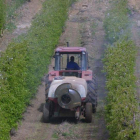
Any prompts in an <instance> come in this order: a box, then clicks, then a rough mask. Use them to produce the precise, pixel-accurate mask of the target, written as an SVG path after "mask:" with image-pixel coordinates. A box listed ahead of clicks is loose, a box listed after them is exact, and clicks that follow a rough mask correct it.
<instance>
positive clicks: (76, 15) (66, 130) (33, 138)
mask: <svg viewBox="0 0 140 140" xmlns="http://www.w3.org/2000/svg"><path fill="white" fill-rule="evenodd" d="M107 8H108V0H78V1H77V2H76V3H75V4H73V5H72V7H71V8H70V11H69V17H68V20H67V22H66V26H65V31H64V33H63V34H62V36H61V38H60V42H59V45H61V46H66V42H67V41H68V42H69V43H70V46H83V47H86V48H87V51H88V53H89V62H90V67H91V69H92V70H93V72H94V74H95V75H96V77H97V81H98V108H97V112H96V113H95V114H93V120H94V121H93V122H92V123H90V124H88V123H86V122H85V121H84V119H83V118H81V119H80V122H79V123H78V124H75V123H74V120H72V119H53V120H52V121H51V123H49V124H44V123H42V122H41V117H42V107H43V104H44V103H45V87H44V80H43V82H42V85H41V86H40V87H39V88H38V93H37V95H36V98H35V99H33V100H32V101H31V106H29V107H28V108H27V111H26V112H25V113H24V115H23V118H24V119H23V120H22V122H21V125H19V128H18V130H17V132H16V135H15V136H12V137H11V140H87V139H88V140H107V139H108V133H107V129H106V125H105V120H104V117H105V116H104V104H105V97H106V93H105V92H106V91H105V75H104V74H103V73H102V70H103V64H102V57H103V54H104V50H105V43H106V42H105V38H104V36H105V34H104V30H103V18H104V13H105V11H106V9H107ZM59 45H58V46H59Z"/></svg>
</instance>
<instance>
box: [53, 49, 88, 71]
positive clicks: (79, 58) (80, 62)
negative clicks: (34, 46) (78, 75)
mask: <svg viewBox="0 0 140 140" xmlns="http://www.w3.org/2000/svg"><path fill="white" fill-rule="evenodd" d="M72 57H74V63H73V62H71V61H72V60H71V59H72ZM73 65H74V67H73ZM86 68H87V60H86V53H85V52H79V53H68V52H67V53H59V52H56V53H55V70H56V71H60V70H86Z"/></svg>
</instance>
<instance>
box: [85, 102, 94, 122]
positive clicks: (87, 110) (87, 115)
mask: <svg viewBox="0 0 140 140" xmlns="http://www.w3.org/2000/svg"><path fill="white" fill-rule="evenodd" d="M85 119H86V122H87V123H91V122H92V104H91V103H86V106H85Z"/></svg>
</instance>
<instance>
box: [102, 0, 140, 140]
mask: <svg viewBox="0 0 140 140" xmlns="http://www.w3.org/2000/svg"><path fill="white" fill-rule="evenodd" d="M128 12H129V10H128V9H127V0H114V1H113V2H112V4H111V8H110V10H109V11H107V14H106V18H105V21H104V28H105V31H106V37H107V40H109V41H110V42H111V45H109V46H108V48H107V50H106V53H105V58H104V60H103V61H104V64H105V67H104V70H105V72H106V73H107V75H106V77H107V82H106V87H107V90H108V96H107V105H106V121H107V128H108V130H109V134H110V140H139V139H140V136H139V122H138V113H139V112H138V101H137V96H136V95H137V94H136V77H135V75H134V71H135V70H134V67H135V59H136V46H135V44H134V42H133V41H132V40H131V39H130V34H131V32H130V30H129V29H128V25H129V19H128V15H127V14H128Z"/></svg>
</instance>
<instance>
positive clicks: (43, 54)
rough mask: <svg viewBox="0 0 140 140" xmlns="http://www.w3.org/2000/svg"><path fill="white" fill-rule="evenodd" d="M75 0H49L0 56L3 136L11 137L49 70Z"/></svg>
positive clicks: (0, 136)
mask: <svg viewBox="0 0 140 140" xmlns="http://www.w3.org/2000/svg"><path fill="white" fill-rule="evenodd" d="M73 1H74V0H65V1H63V0H57V1H56V0H46V1H45V2H44V3H43V9H42V11H41V13H40V14H39V15H37V16H36V18H35V20H34V21H33V23H32V27H31V29H30V30H29V33H28V34H27V35H26V36H24V37H23V36H21V37H19V38H18V43H17V42H13V43H11V44H10V45H9V46H8V49H7V50H6V52H5V53H3V54H2V56H1V60H0V139H2V140H7V139H9V131H10V129H11V128H13V127H17V121H19V120H20V119H21V118H22V113H23V112H24V110H25V108H26V106H27V105H28V104H29V101H30V98H31V97H33V96H34V94H35V93H36V91H37V87H38V85H39V84H40V83H41V78H42V76H43V75H44V73H46V71H47V70H46V66H47V65H48V64H49V63H50V59H51V56H52V55H53V52H54V48H55V46H56V45H57V43H58V41H59V37H60V35H61V33H62V28H63V26H64V24H65V20H66V18H67V10H68V7H69V6H70V4H71V3H72V2H73Z"/></svg>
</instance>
